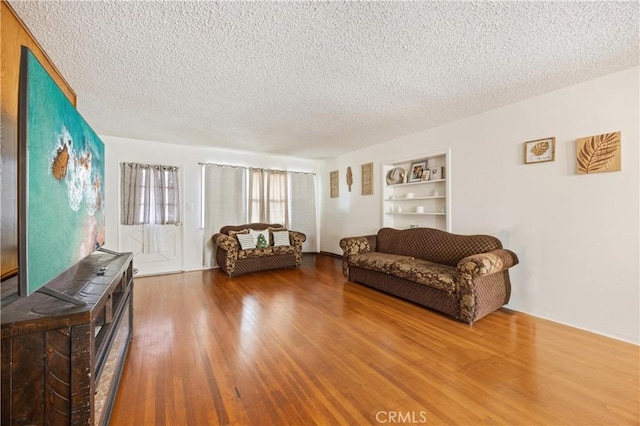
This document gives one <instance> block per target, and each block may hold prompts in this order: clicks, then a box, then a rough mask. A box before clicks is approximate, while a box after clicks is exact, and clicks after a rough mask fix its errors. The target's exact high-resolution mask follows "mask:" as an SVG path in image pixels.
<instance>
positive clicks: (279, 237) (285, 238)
mask: <svg viewBox="0 0 640 426" xmlns="http://www.w3.org/2000/svg"><path fill="white" fill-rule="evenodd" d="M289 245H290V244H289V231H275V232H274V233H273V246H274V247H286V246H289Z"/></svg>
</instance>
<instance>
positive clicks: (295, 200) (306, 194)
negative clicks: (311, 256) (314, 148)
mask: <svg viewBox="0 0 640 426" xmlns="http://www.w3.org/2000/svg"><path fill="white" fill-rule="evenodd" d="M289 177H290V179H291V198H290V200H289V201H290V203H289V206H290V209H291V215H290V218H289V221H290V226H289V229H292V230H294V231H300V232H302V233H304V234H305V235H306V236H307V239H306V241H305V242H304V244H303V245H302V250H303V251H307V252H316V251H317V250H318V247H317V232H316V182H315V178H316V177H315V175H313V174H309V173H295V172H290V173H289Z"/></svg>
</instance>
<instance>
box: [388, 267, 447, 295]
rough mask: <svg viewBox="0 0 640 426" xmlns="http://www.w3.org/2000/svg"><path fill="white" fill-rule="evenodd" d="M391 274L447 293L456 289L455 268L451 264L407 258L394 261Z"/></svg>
mask: <svg viewBox="0 0 640 426" xmlns="http://www.w3.org/2000/svg"><path fill="white" fill-rule="evenodd" d="M390 273H391V275H393V276H395V277H398V278H404V279H405V280H408V281H413V282H416V283H419V284H423V285H426V286H429V287H432V288H436V289H438V290H443V291H446V292H447V293H456V292H457V291H458V280H457V279H456V275H457V270H456V268H454V267H452V266H447V265H441V264H439V263H433V262H429V261H427V260H422V259H408V260H403V261H400V262H396V263H395V264H394V265H393V267H392V268H391V272H390Z"/></svg>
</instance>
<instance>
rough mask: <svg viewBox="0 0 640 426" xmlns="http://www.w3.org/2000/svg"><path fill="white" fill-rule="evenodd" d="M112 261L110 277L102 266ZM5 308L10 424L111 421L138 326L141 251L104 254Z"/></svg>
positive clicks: (5, 400)
mask: <svg viewBox="0 0 640 426" xmlns="http://www.w3.org/2000/svg"><path fill="white" fill-rule="evenodd" d="M104 267H107V270H106V272H105V273H104V275H99V274H98V271H99V270H100V269H101V268H104ZM48 287H50V288H53V289H54V290H57V291H60V292H62V293H65V294H67V295H69V296H73V297H75V298H77V299H79V300H82V301H84V302H86V306H76V305H72V304H70V303H67V302H64V301H62V300H58V299H55V298H52V297H50V296H47V295H44V294H39V293H34V294H32V295H30V296H29V297H28V298H20V299H18V300H16V301H14V302H13V303H11V304H9V305H8V306H5V307H3V308H2V312H1V322H2V347H1V355H2V377H1V380H2V388H1V392H2V396H1V398H2V399H1V402H2V424H6V425H10V424H73V425H80V424H84V425H106V424H107V422H108V420H109V415H110V412H111V406H112V405H113V400H114V398H115V394H116V390H117V387H118V381H119V379H120V374H121V372H122V368H123V366H124V359H125V356H126V352H127V348H128V347H129V342H130V341H131V337H132V330H133V302H132V297H133V255H132V254H131V253H116V254H113V253H106V252H96V253H94V254H92V255H90V256H89V257H87V258H85V259H84V260H82V261H81V262H80V263H78V264H77V265H75V266H74V267H72V268H70V269H69V270H67V271H66V272H64V273H63V274H61V275H60V276H58V277H57V278H55V279H54V280H53V281H51V282H50V283H49V284H48Z"/></svg>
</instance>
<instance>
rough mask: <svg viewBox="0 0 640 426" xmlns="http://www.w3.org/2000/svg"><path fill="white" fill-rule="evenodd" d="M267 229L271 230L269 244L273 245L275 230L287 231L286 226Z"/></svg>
mask: <svg viewBox="0 0 640 426" xmlns="http://www.w3.org/2000/svg"><path fill="white" fill-rule="evenodd" d="M267 230H268V231H269V235H270V238H271V239H270V240H269V244H271V245H273V233H274V232H278V231H286V230H287V228H285V227H284V226H282V227H280V226H278V227H269V228H267Z"/></svg>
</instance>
